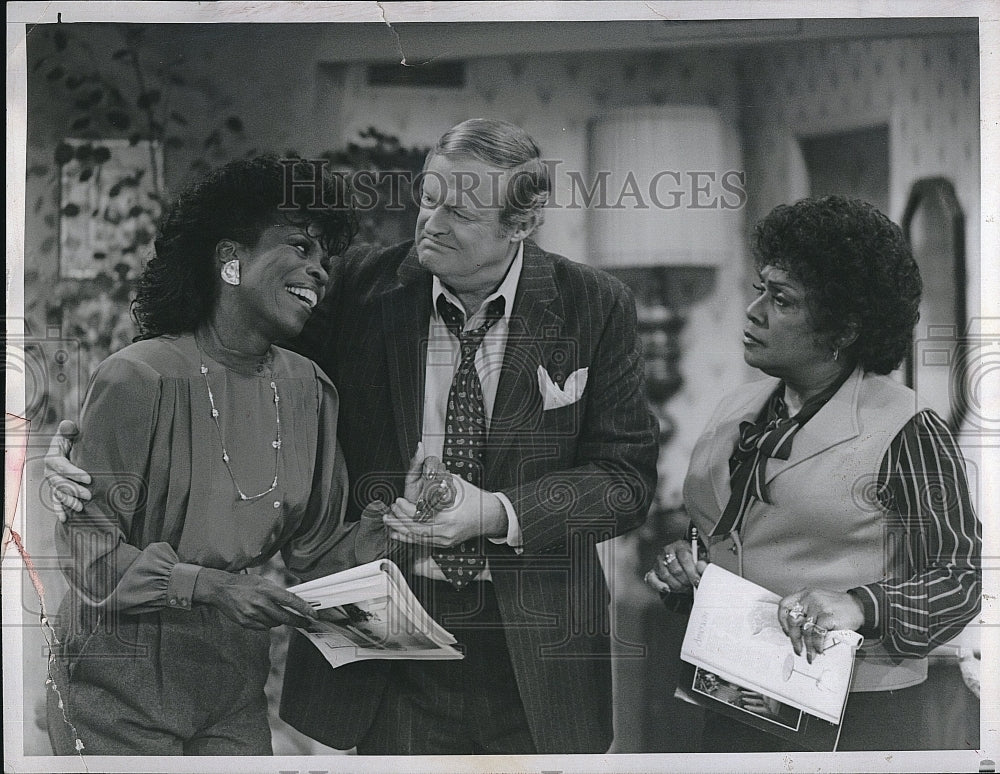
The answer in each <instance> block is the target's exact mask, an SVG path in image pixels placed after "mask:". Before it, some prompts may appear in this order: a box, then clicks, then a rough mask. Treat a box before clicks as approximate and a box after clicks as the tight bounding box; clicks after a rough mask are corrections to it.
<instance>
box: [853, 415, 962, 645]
mask: <svg viewBox="0 0 1000 774" xmlns="http://www.w3.org/2000/svg"><path fill="white" fill-rule="evenodd" d="M878 479H879V480H878V485H879V490H878V491H879V500H880V502H881V503H882V505H883V506H884V507H885V508H886V509H887V510H888V512H889V521H888V523H887V533H888V534H887V536H886V537H887V545H888V546H890V551H889V556H888V557H887V558H888V561H889V571H888V578H887V579H886V580H884V581H881V582H878V583H872V584H868V585H866V586H860V587H858V588H855V589H851V594H852V595H853V596H854V597H855V598H856V599H858V600H859V601H860V602H861V604H862V606H863V607H864V610H865V626H864V627H863V628H862V629H861V633H862V634H864V635H865V636H872V637H880V638H881V639H882V642H883V645H884V646H885V647H886V648H887V649H888V650H889V651H890V652H895V653H897V654H899V655H900V656H903V657H911V658H919V657H922V656H924V655H926V654H927V653H928V652H929V651H930V650H932V649H933V648H935V647H937V646H938V645H941V644H942V643H945V642H947V641H948V640H950V639H952V638H953V637H955V636H956V635H957V634H959V633H960V632H961V631H962V629H963V628H964V627H965V625H966V624H967V623H968V622H969V621H971V620H972V619H973V617H975V615H976V614H977V613H978V612H979V605H980V591H981V581H982V578H981V572H982V570H981V565H980V552H981V543H982V535H981V527H980V524H979V520H978V519H977V518H976V514H975V511H974V509H973V507H972V502H971V500H970V497H969V486H968V481H967V479H966V472H965V460H964V459H963V457H962V454H961V452H960V451H959V449H958V445H957V444H956V443H955V439H954V438H953V437H952V434H951V432H950V431H949V430H948V427H947V425H945V423H944V422H943V421H942V419H941V418H940V417H939V416H938V415H937V414H936V413H934V412H933V411H929V410H928V411H922V412H920V413H918V414H917V415H916V416H914V417H913V419H911V420H910V421H909V422H908V423H907V424H906V425H905V426H904V427H903V429H902V430H900V431H899V434H898V435H897V436H896V437H895V438H894V439H893V441H892V443H891V444H890V446H889V449H888V451H887V452H886V454H885V457H884V458H883V459H882V463H881V466H880V469H879V477H878ZM894 522H895V523H894Z"/></svg>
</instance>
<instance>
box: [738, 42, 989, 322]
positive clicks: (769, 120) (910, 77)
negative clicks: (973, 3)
mask: <svg viewBox="0 0 1000 774" xmlns="http://www.w3.org/2000/svg"><path fill="white" fill-rule="evenodd" d="M737 69H738V73H739V76H738V77H739V80H740V84H741V86H740V91H741V95H742V98H743V106H742V110H741V113H740V119H741V122H742V124H743V126H744V148H745V154H746V163H747V171H748V189H749V190H748V194H749V206H748V213H747V214H748V216H749V217H748V221H749V222H750V223H752V222H754V221H755V220H756V219H758V218H760V217H763V216H764V215H766V214H767V212H768V211H770V209H771V208H772V207H774V206H775V205H777V204H780V203H782V202H786V201H790V200H794V199H796V198H799V197H801V196H805V195H807V193H808V181H807V180H806V178H805V175H804V167H803V163H802V159H801V154H800V152H799V150H798V143H797V141H796V138H798V137H803V136H808V135H810V134H816V133H820V132H823V133H826V132H834V131H847V130H850V129H856V128H860V127H867V126H874V125H878V124H886V125H888V129H889V154H890V159H889V210H888V212H886V215H888V216H889V217H890V218H892V219H893V220H895V221H896V222H899V219H900V218H901V217H902V215H903V210H904V208H905V206H906V198H907V196H908V194H909V191H910V187H911V186H912V184H913V182H914V181H915V180H917V179H919V178H921V177H927V176H932V175H944V176H946V177H948V178H950V179H951V180H952V181H953V183H954V185H955V189H956V192H957V194H958V198H959V201H960V202H961V204H962V207H963V208H964V209H965V214H966V245H967V264H968V293H967V309H968V310H969V317H970V318H971V317H975V316H977V314H978V310H979V309H981V305H980V298H979V287H980V277H981V274H980V193H979V191H980V152H979V44H978V38H977V37H976V36H975V35H955V36H947V37H917V38H901V39H892V40H866V41H839V42H820V43H818V44H812V45H808V46H804V45H793V46H777V47H772V48H770V49H768V50H767V51H762V52H760V53H752V54H748V55H747V56H746V57H744V58H741V60H740V61H739V63H738V65H737Z"/></svg>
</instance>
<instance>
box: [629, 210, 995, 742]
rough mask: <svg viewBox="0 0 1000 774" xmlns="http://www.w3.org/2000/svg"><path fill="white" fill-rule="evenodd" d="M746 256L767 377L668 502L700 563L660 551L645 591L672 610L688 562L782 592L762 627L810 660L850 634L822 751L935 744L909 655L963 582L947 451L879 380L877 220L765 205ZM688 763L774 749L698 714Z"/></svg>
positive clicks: (889, 383)
mask: <svg viewBox="0 0 1000 774" xmlns="http://www.w3.org/2000/svg"><path fill="white" fill-rule="evenodd" d="M753 254H754V259H755V265H756V269H757V271H758V273H759V281H758V282H757V283H756V284H755V285H754V287H755V289H756V290H757V297H756V298H755V299H754V300H753V301H752V302H751V304H750V306H749V307H747V310H746V324H745V327H744V330H743V348H744V358H745V360H746V362H747V363H748V364H749V365H751V366H753V367H755V368H757V369H759V370H761V371H763V372H764V373H765V374H767V376H768V377H769V378H768V379H765V380H763V381H759V382H754V383H751V384H749V385H744V386H742V387H740V388H739V389H738V390H736V391H735V392H734V393H733V394H731V395H728V396H727V397H725V398H724V399H723V400H722V402H721V404H720V407H719V408H718V409H717V411H716V413H715V415H714V416H713V417H712V419H711V420H710V421H709V424H708V427H707V429H706V430H705V432H704V434H703V435H702V436H701V438H700V440H699V441H698V443H697V445H696V447H695V449H694V452H693V453H692V457H691V464H690V467H689V470H688V474H687V478H686V479H685V483H684V501H685V505H686V507H687V510H688V513H689V515H690V517H691V520H692V523H693V525H694V526H696V527H697V529H698V532H699V534H700V535H701V536H702V538H703V540H704V543H705V545H706V546H707V557H705V556H701V557H698V556H694V555H693V554H692V551H691V544H690V542H689V541H684V540H680V541H676V542H674V543H671V544H669V545H667V546H665V547H664V549H663V551H661V552H660V554H659V555H658V556H657V562H656V565H655V567H653V568H652V570H650V572H649V573H648V574H647V576H646V580H647V583H649V585H651V586H652V587H653V588H655V589H657V590H658V591H660V592H661V593H662V594H669V595H684V594H690V593H691V591H692V588H693V586H696V585H697V584H698V580H699V579H700V577H701V573H702V572H703V571H704V570H705V568H706V567H707V562H715V563H717V564H719V565H720V566H722V567H724V568H725V569H727V570H730V571H732V572H734V573H737V574H739V575H742V576H743V577H745V578H748V579H749V580H751V581H753V582H755V583H757V584H759V585H761V586H764V587H765V588H767V589H770V590H771V591H773V592H775V593H777V594H779V595H781V596H782V599H781V602H780V604H779V607H778V622H779V624H780V625H781V628H782V630H783V631H784V632H785V634H787V635H788V637H789V639H790V643H791V647H792V649H793V650H794V651H795V653H796V654H797V655H803V654H804V655H805V656H806V658H807V659H808V660H809V661H810V662H811V661H812V660H813V659H814V658H822V655H821V654H822V650H823V642H824V637H825V635H826V633H827V632H828V631H832V630H838V629H841V630H842V629H848V630H853V631H857V632H859V633H860V634H862V635H863V636H864V638H865V640H864V643H863V644H862V646H861V648H860V649H859V651H858V657H857V661H856V664H855V673H854V677H853V682H852V684H851V693H850V697H849V699H848V702H847V707H846V710H845V716H844V722H843V725H842V730H841V737H840V743H839V747H838V749H841V750H852V749H854V750H881V749H918V748H919V747H920V746H921V745H922V744H926V742H927V740H930V739H933V738H936V737H934V736H932V735H931V734H929V733H927V729H928V728H929V727H930V726H929V724H931V723H933V722H934V721H935V719H936V718H937V715H936V713H933V712H927V703H928V701H929V699H930V697H929V696H928V695H927V691H926V690H924V686H923V685H922V683H924V681H925V679H926V677H927V654H928V652H929V651H930V650H932V649H933V648H934V647H936V646H937V645H940V644H941V643H944V642H947V641H948V640H950V639H951V638H953V637H954V636H956V635H957V634H958V633H959V632H961V631H962V628H963V627H964V626H965V625H966V624H967V623H968V622H969V621H970V620H972V618H974V617H975V615H976V613H977V612H978V610H979V596H980V593H979V590H980V572H981V571H980V559H979V557H980V544H981V536H980V525H979V522H978V520H977V518H976V515H975V512H974V511H973V508H972V503H971V501H970V498H969V493H968V484H967V481H966V474H965V467H964V460H963V459H962V456H961V453H960V451H959V449H958V447H957V445H956V443H955V441H954V439H953V438H952V435H951V433H950V432H949V430H948V428H947V426H946V425H945V423H944V422H943V421H942V420H941V418H940V417H939V416H938V415H937V414H935V413H934V411H932V410H930V409H925V408H923V407H921V406H920V405H919V402H918V400H917V396H916V395H915V394H914V392H913V391H912V390H910V389H908V388H907V387H904V386H903V385H902V384H900V383H898V382H896V381H894V380H893V379H891V378H890V377H889V376H888V374H889V373H890V372H891V371H892V370H893V369H895V368H896V367H898V366H899V364H900V362H901V361H902V360H903V358H904V356H905V355H906V353H907V352H908V350H909V348H910V347H911V345H912V340H913V328H914V326H915V324H916V321H917V317H918V306H919V303H920V294H921V288H922V286H921V280H920V274H919V271H918V269H917V265H916V263H915V262H914V260H913V257H912V255H911V253H910V250H909V248H908V247H907V245H906V242H905V240H904V238H903V235H902V232H901V231H900V229H899V228H898V227H897V226H896V225H895V224H893V223H892V222H891V221H889V220H888V219H887V218H886V217H885V216H884V215H882V214H881V213H880V212H879V211H878V210H876V209H875V208H874V207H872V206H871V205H869V204H866V203H864V202H860V201H856V200H849V199H844V198H841V197H837V196H828V197H824V198H821V199H806V200H803V201H800V202H797V203H795V204H792V205H788V206H785V205H783V206H780V207H777V208H775V209H774V210H773V211H772V212H771V213H770V214H769V215H768V216H767V217H766V218H764V220H763V221H761V222H760V223H759V224H758V225H757V227H756V230H755V234H754V240H753ZM680 598H681V599H682V598H683V597H680ZM734 726H739V727H734ZM973 741H974V740H973ZM972 746H975V745H974V743H973V744H972ZM702 748H703V750H704V751H706V752H725V751H750V752H752V751H761V752H763V751H782V750H786V749H793V748H791V747H787V746H786V743H784V742H783V741H782V740H781V739H779V738H778V737H776V736H771V735H768V734H765V733H763V732H760V731H757V730H755V729H753V728H751V727H750V726H743V725H742V724H738V723H733V722H732V721H730V720H728V719H727V718H724V717H722V716H721V715H718V714H716V713H712V712H707V713H706V719H705V729H704V734H703V738H702Z"/></svg>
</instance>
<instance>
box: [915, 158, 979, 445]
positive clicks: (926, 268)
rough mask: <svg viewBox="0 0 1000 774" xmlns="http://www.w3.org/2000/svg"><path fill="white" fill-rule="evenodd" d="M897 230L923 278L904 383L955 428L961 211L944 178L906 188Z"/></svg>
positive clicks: (960, 410)
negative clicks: (902, 210) (899, 230)
mask: <svg viewBox="0 0 1000 774" xmlns="http://www.w3.org/2000/svg"><path fill="white" fill-rule="evenodd" d="M901 225H902V229H903V233H904V234H905V236H906V238H907V240H908V241H909V243H910V248H911V249H912V250H913V257H914V258H915V259H916V261H917V265H918V266H919V267H920V275H921V277H922V278H923V282H924V293H923V298H922V300H921V302H920V321H919V322H918V323H917V327H916V330H915V331H914V347H913V349H912V350H911V354H910V356H909V357H908V358H907V360H906V363H905V369H906V383H907V384H908V385H909V386H910V387H912V388H913V389H914V390H915V391H916V392H917V394H918V395H919V396H920V397H921V398H922V399H923V400H924V401H926V403H927V404H929V405H930V407H931V408H933V409H934V410H935V411H937V412H938V413H939V414H940V415H941V416H942V417H943V418H944V419H945V420H946V421H947V422H948V424H949V426H950V427H951V429H952V431H953V432H957V431H958V429H959V427H960V426H961V424H962V419H963V415H964V413H965V411H964V401H963V400H962V395H963V394H964V391H965V389H966V385H964V384H959V383H955V382H956V380H961V379H963V378H964V375H965V372H966V369H965V368H962V367H961V365H960V364H959V363H958V362H957V361H958V359H959V357H960V352H959V343H960V340H961V337H962V336H963V335H964V333H965V326H966V319H965V289H966V288H965V284H966V280H965V214H964V213H963V212H962V206H961V204H959V201H958V197H957V196H956V195H955V187H954V186H953V185H952V184H951V181H950V180H948V179H947V178H944V177H926V178H921V179H920V180H917V181H916V182H915V183H914V184H913V187H912V188H911V189H910V195H909V198H908V199H907V202H906V210H905V211H904V213H903V218H902V223H901Z"/></svg>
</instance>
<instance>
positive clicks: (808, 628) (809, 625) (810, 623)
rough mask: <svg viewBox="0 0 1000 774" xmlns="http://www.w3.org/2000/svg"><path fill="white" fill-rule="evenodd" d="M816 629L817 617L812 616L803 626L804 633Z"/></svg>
mask: <svg viewBox="0 0 1000 774" xmlns="http://www.w3.org/2000/svg"><path fill="white" fill-rule="evenodd" d="M815 627H816V616H814V615H811V616H809V617H808V618H807V619H806V622H805V623H804V624H802V631H803V632H808V631H811V630H812V629H814V628H815Z"/></svg>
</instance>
